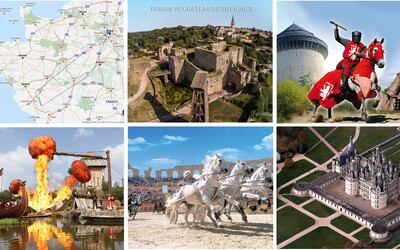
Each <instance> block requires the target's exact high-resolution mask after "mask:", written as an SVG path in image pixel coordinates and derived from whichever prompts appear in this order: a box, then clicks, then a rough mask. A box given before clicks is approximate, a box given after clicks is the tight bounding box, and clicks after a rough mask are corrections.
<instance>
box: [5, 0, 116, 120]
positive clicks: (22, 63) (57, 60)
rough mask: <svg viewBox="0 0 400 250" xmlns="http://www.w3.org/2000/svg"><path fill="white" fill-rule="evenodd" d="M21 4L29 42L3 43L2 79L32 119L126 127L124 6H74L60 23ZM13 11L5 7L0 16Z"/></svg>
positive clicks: (88, 3)
mask: <svg viewBox="0 0 400 250" xmlns="http://www.w3.org/2000/svg"><path fill="white" fill-rule="evenodd" d="M10 3H12V2H10ZM17 3H18V6H19V7H18V8H19V15H20V17H21V19H22V21H23V25H24V32H25V34H23V36H24V37H25V39H20V38H18V37H16V38H9V39H7V40H2V41H0V77H2V78H3V80H4V82H1V84H6V85H9V86H10V87H11V88H12V89H13V90H14V91H15V95H14V97H13V99H14V101H15V102H16V103H17V104H18V106H19V108H20V110H21V111H23V112H24V113H27V114H28V119H29V120H30V121H31V122H34V123H115V122H118V123H119V122H123V120H124V28H123V22H124V21H123V19H124V18H123V17H124V1H123V0H119V1H78V0H73V1H70V2H67V3H65V5H63V7H62V8H61V9H58V10H57V11H58V12H59V14H60V15H59V17H58V18H56V19H53V18H47V17H44V16H38V15H35V8H38V7H37V6H36V2H34V1H33V2H17ZM37 3H39V2H37ZM10 11H12V8H7V2H1V8H0V15H7V14H8V12H10ZM10 21H12V20H10ZM2 25H11V24H10V22H9V23H7V24H2ZM21 40H22V41H21ZM3 108H7V107H3ZM8 121H9V122H13V118H12V117H8Z"/></svg>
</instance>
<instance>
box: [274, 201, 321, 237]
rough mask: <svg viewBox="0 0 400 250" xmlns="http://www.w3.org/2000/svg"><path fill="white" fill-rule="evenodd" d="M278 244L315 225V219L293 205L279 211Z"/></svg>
mask: <svg viewBox="0 0 400 250" xmlns="http://www.w3.org/2000/svg"><path fill="white" fill-rule="evenodd" d="M277 220H278V225H277V228H278V232H277V237H278V238H277V241H278V244H279V243H281V242H283V241H285V240H287V239H289V238H290V237H292V236H293V235H295V234H297V233H299V232H301V231H303V230H304V229H306V228H308V227H310V226H312V225H314V223H315V221H314V220H313V219H312V218H310V217H308V216H307V215H305V214H303V213H301V212H299V211H298V210H296V209H294V208H293V207H285V208H282V209H281V210H279V211H278V212H277Z"/></svg>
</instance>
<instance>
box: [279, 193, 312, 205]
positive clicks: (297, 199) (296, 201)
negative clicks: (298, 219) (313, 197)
mask: <svg viewBox="0 0 400 250" xmlns="http://www.w3.org/2000/svg"><path fill="white" fill-rule="evenodd" d="M284 197H285V198H286V199H288V200H290V201H291V202H293V203H294V204H297V205H300V204H301V203H304V202H306V201H308V200H309V199H310V196H304V197H300V196H294V195H285V196H284Z"/></svg>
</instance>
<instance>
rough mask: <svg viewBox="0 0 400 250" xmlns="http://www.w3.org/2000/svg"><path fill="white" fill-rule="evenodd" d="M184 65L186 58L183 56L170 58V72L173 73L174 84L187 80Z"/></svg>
mask: <svg viewBox="0 0 400 250" xmlns="http://www.w3.org/2000/svg"><path fill="white" fill-rule="evenodd" d="M184 64H185V58H184V57H183V56H169V71H170V72H171V80H172V82H174V83H180V82H182V81H183V80H184V79H185V71H184V68H183V65H184Z"/></svg>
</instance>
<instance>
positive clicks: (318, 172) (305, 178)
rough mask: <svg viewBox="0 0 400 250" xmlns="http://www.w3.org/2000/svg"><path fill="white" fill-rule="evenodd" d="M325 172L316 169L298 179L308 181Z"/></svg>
mask: <svg viewBox="0 0 400 250" xmlns="http://www.w3.org/2000/svg"><path fill="white" fill-rule="evenodd" d="M325 174H326V172H325V171H321V170H317V171H314V172H312V173H311V174H309V175H307V176H305V177H303V178H301V179H300V180H299V181H305V182H308V183H310V182H312V181H313V180H315V179H318V178H319V177H321V176H323V175H325Z"/></svg>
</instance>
